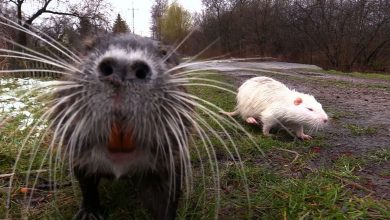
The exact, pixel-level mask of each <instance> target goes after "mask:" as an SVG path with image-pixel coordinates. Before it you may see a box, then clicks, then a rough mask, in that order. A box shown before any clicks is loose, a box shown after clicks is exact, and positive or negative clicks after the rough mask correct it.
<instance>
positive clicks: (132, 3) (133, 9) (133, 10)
mask: <svg viewBox="0 0 390 220" xmlns="http://www.w3.org/2000/svg"><path fill="white" fill-rule="evenodd" d="M136 10H138V8H134V1H132V2H131V11H132V12H133V34H135V29H134V14H135V11H136Z"/></svg>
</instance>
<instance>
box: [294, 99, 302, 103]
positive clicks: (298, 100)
mask: <svg viewBox="0 0 390 220" xmlns="http://www.w3.org/2000/svg"><path fill="white" fill-rule="evenodd" d="M301 103H302V98H301V97H297V98H296V99H295V100H294V105H300V104H301Z"/></svg>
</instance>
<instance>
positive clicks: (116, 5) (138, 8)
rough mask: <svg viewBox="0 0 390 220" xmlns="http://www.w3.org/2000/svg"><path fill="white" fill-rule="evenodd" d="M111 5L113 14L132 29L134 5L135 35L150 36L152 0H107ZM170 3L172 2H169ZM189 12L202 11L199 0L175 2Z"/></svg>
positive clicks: (178, 0) (179, 0)
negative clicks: (123, 20) (118, 15)
mask: <svg viewBox="0 0 390 220" xmlns="http://www.w3.org/2000/svg"><path fill="white" fill-rule="evenodd" d="M108 2H110V3H111V4H112V8H113V14H114V15H115V18H116V15H117V14H118V13H120V14H121V16H122V18H123V19H125V20H126V23H127V24H128V25H129V28H130V29H132V28H133V13H132V10H131V9H132V8H133V6H132V3H133V4H134V9H135V10H134V21H135V22H134V29H135V33H136V34H139V35H143V36H150V24H151V9H152V5H153V3H154V0H133V1H132V0H126V1H125V0H108ZM169 2H170V3H171V2H172V0H170V1H169ZM177 2H178V3H179V4H180V5H182V6H183V7H184V8H185V9H186V10H188V11H189V12H191V13H193V12H200V11H201V10H202V1H201V0H177Z"/></svg>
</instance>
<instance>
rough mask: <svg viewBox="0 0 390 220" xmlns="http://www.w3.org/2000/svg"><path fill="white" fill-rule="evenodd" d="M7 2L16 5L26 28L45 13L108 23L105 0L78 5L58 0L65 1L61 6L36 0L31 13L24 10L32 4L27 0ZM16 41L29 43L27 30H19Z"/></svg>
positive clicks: (88, 0) (47, 1) (17, 17)
mask: <svg viewBox="0 0 390 220" xmlns="http://www.w3.org/2000/svg"><path fill="white" fill-rule="evenodd" d="M4 2H5V3H6V4H7V3H8V4H13V5H14V7H15V14H16V15H15V18H16V19H17V22H18V24H19V25H21V26H23V27H24V28H26V29H30V28H31V26H32V24H33V22H34V21H36V20H37V19H38V18H39V17H42V16H43V15H45V14H46V15H47V14H51V15H62V16H71V17H76V18H88V19H90V20H91V21H93V22H95V23H96V24H97V25H101V24H104V23H107V20H108V19H107V17H106V14H107V13H105V12H106V10H107V8H109V4H108V3H106V2H105V0H87V1H83V3H82V4H81V5H80V4H77V5H71V4H70V3H69V2H68V1H57V3H58V4H60V3H64V5H62V7H61V8H64V9H61V10H60V9H58V8H59V7H58V6H59V5H58V4H57V5H56V6H57V7H54V8H53V7H50V6H52V5H54V3H53V2H55V1H53V0H35V1H34V3H35V4H34V5H37V7H36V8H35V10H34V11H33V12H32V13H31V14H27V13H25V12H24V11H23V8H24V6H26V5H27V4H30V2H29V1H26V0H4ZM16 42H17V43H19V44H21V45H27V34H26V33H25V32H21V31H19V32H18V36H17V38H16Z"/></svg>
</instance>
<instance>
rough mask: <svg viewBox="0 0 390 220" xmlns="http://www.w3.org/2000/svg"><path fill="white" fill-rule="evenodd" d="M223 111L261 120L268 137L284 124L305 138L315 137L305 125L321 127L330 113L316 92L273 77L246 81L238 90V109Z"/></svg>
mask: <svg viewBox="0 0 390 220" xmlns="http://www.w3.org/2000/svg"><path fill="white" fill-rule="evenodd" d="M221 113H223V114H226V115H230V116H235V115H241V117H242V118H243V119H244V120H246V122H248V123H250V124H257V123H258V122H257V120H256V119H259V120H261V122H262V124H263V134H264V135H266V136H269V135H270V133H269V132H270V129H271V128H272V127H274V126H282V127H283V128H288V129H289V130H292V131H293V132H294V133H295V135H296V136H297V137H299V138H301V139H304V140H307V139H311V136H309V135H307V134H305V133H304V132H303V127H309V128H310V129H311V130H317V129H319V128H321V127H323V126H325V125H326V124H327V122H328V115H327V114H326V113H325V111H324V110H323V109H322V106H321V104H320V103H318V102H317V100H316V99H315V98H314V97H313V96H312V95H308V94H304V93H301V92H298V91H295V90H290V89H289V88H288V87H287V86H285V85H284V84H283V83H281V82H279V81H276V80H274V79H272V78H269V77H254V78H251V79H249V80H247V81H246V82H244V83H243V84H242V85H241V86H240V88H239V89H238V94H237V106H236V109H235V111H234V112H221Z"/></svg>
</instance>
